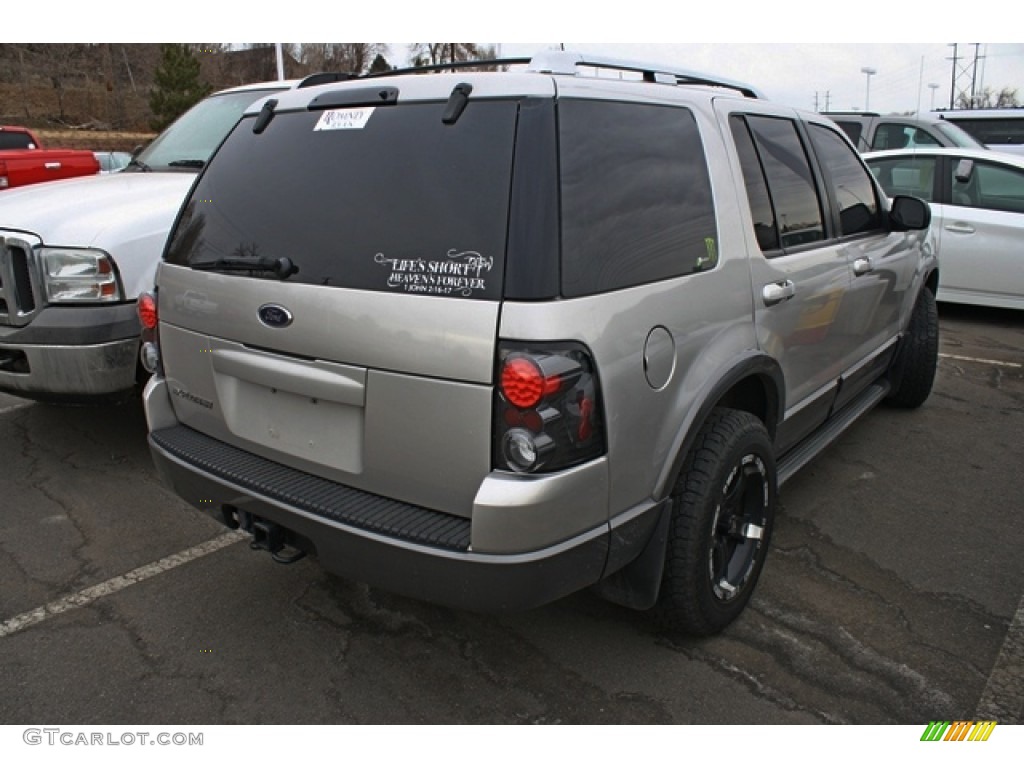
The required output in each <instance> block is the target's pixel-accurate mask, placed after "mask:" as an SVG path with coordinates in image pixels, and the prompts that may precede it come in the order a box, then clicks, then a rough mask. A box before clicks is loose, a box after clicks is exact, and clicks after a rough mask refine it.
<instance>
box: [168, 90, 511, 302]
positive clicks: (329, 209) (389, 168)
mask: <svg viewBox="0 0 1024 768" xmlns="http://www.w3.org/2000/svg"><path fill="white" fill-rule="evenodd" d="M444 112H445V104H444V103H428V104H407V105H389V106H377V107H357V108H346V109H338V110H327V111H320V110H318V111H310V112H290V113H281V114H278V115H275V116H274V118H273V119H272V120H271V121H270V123H269V124H268V125H267V126H266V128H265V130H263V132H262V133H254V132H253V127H254V123H255V118H246V119H245V120H243V121H242V122H241V123H240V124H239V126H238V128H237V129H236V130H235V131H234V132H233V133H232V134H231V136H229V137H228V139H227V141H226V142H225V143H224V145H223V146H222V147H221V149H220V151H219V152H218V153H217V155H216V156H215V158H214V160H213V161H212V162H211V164H210V167H209V168H208V169H207V171H206V172H205V173H204V174H203V176H202V177H201V178H200V180H199V182H198V184H197V185H196V187H195V189H194V190H193V193H192V196H191V198H190V199H189V201H188V203H187V204H186V206H185V208H184V210H183V211H182V215H181V217H180V220H179V222H178V224H177V227H176V229H175V232H174V234H173V236H172V238H171V241H170V244H169V246H168V251H167V254H166V256H165V258H166V260H167V261H169V262H172V263H175V264H180V265H183V266H190V267H192V268H193V269H209V270H213V271H217V272H222V273H224V274H233V275H239V276H244V277H257V278H265V279H271V280H278V279H287V280H288V281H289V282H298V283H306V284H311V285H321V286H338V287H343V288H356V289H363V290H374V291H387V292H394V293H413V294H423V295H439V296H453V297H461V298H473V299H498V298H500V296H501V288H502V286H501V276H502V270H503V261H504V252H505V240H506V227H507V219H508V207H509V189H510V185H511V169H512V150H513V143H514V136H515V127H516V125H515V123H516V103H515V102H513V101H478V102H470V104H469V105H468V107H467V108H466V110H465V111H464V112H463V113H462V115H461V116H460V117H459V119H458V120H457V121H456V122H455V123H454V124H452V125H446V124H445V123H443V122H442V119H441V118H442V116H443V114H444ZM283 260H287V261H283ZM283 264H284V265H287V266H285V267H282V265H283ZM294 269H297V271H294V272H293V270H294ZM286 273H291V274H286Z"/></svg>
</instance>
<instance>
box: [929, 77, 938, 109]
mask: <svg viewBox="0 0 1024 768" xmlns="http://www.w3.org/2000/svg"><path fill="white" fill-rule="evenodd" d="M928 87H929V88H931V89H932V106H931V109H932V111H934V110H935V91H936V90H937V89H938V87H939V84H938V83H928Z"/></svg>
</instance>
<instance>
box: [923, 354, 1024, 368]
mask: <svg viewBox="0 0 1024 768" xmlns="http://www.w3.org/2000/svg"><path fill="white" fill-rule="evenodd" d="M939 357H945V358H947V359H949V360H961V361H963V362H965V363H983V364H985V365H999V366H1002V367H1004V368H1024V365H1022V364H1021V363H1011V362H1009V361H1007V360H986V359H985V358H984V357H965V356H964V355H949V354H946V353H945V352H940V353H939Z"/></svg>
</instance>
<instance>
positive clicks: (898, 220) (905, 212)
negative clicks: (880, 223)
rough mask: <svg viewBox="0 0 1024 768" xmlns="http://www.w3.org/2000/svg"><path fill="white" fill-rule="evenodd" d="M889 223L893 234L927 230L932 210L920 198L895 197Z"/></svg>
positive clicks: (930, 221)
mask: <svg viewBox="0 0 1024 768" xmlns="http://www.w3.org/2000/svg"><path fill="white" fill-rule="evenodd" d="M889 221H890V223H891V224H892V228H893V231H895V232H907V231H909V230H912V229H928V227H929V226H931V223H932V209H931V207H929V205H928V203H926V202H925V201H924V200H921V199H920V198H917V197H910V196H909V195H897V196H896V197H894V198H893V199H892V208H891V209H890V211H889Z"/></svg>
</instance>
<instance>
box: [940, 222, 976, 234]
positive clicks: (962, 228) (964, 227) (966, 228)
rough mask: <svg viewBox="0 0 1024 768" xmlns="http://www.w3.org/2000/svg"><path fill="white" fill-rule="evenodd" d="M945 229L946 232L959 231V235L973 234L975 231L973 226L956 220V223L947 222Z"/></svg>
mask: <svg viewBox="0 0 1024 768" xmlns="http://www.w3.org/2000/svg"><path fill="white" fill-rule="evenodd" d="M945 229H946V231H947V232H959V233H960V234H961V235H973V234H974V232H975V230H974V227H972V226H971V225H970V224H966V223H964V222H962V221H958V222H957V223H956V224H947V225H946V227H945Z"/></svg>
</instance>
